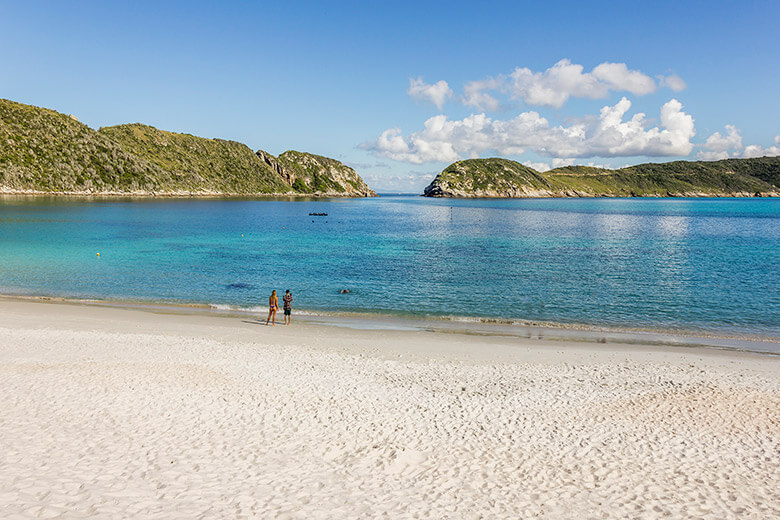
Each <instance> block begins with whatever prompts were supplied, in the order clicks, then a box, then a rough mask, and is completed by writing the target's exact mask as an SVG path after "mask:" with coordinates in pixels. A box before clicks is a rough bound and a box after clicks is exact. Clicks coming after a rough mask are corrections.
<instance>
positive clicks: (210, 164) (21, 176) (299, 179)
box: [0, 99, 376, 197]
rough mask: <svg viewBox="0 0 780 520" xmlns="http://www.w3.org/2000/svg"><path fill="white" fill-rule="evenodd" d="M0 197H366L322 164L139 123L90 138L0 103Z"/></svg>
mask: <svg viewBox="0 0 780 520" xmlns="http://www.w3.org/2000/svg"><path fill="white" fill-rule="evenodd" d="M0 193H46V194H60V193H63V194H77V195H103V194H105V195H137V196H209V195H278V196H301V195H308V196H328V197H333V196H337V197H374V196H376V193H375V192H374V191H373V190H372V189H371V188H369V187H368V185H367V184H366V183H365V182H364V181H363V179H362V178H361V177H360V175H358V174H357V173H356V172H355V170H353V169H352V168H350V167H349V166H347V165H345V164H343V163H341V162H339V161H337V160H335V159H329V158H327V157H321V156H319V155H313V154H309V153H304V152H296V151H288V152H284V153H283V154H281V155H280V156H279V157H274V156H273V155H271V154H269V153H267V152H264V151H262V150H259V151H257V152H253V151H252V150H251V149H250V148H249V147H248V146H246V145H245V144H242V143H239V142H236V141H226V140H223V139H206V138H203V137H196V136H193V135H189V134H179V133H174V132H166V131H164V130H158V129H157V128H154V127H152V126H148V125H143V124H139V123H135V124H128V125H118V126H110V127H104V128H100V129H99V130H93V129H92V128H90V127H88V126H86V125H84V124H82V123H80V122H79V121H78V119H76V118H75V117H74V116H69V115H65V114H61V113H59V112H56V111H54V110H49V109H46V108H40V107H35V106H31V105H25V104H22V103H16V102H14V101H9V100H7V99H0Z"/></svg>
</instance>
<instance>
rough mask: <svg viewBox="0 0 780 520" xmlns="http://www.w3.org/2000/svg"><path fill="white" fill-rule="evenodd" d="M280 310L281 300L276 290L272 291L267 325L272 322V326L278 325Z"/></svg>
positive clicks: (269, 299)
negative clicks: (278, 312) (277, 316)
mask: <svg viewBox="0 0 780 520" xmlns="http://www.w3.org/2000/svg"><path fill="white" fill-rule="evenodd" d="M277 310H279V298H277V297H276V289H274V290H273V291H271V297H270V298H268V319H267V320H265V324H266V325H268V322H269V321H270V322H271V325H276V311H277Z"/></svg>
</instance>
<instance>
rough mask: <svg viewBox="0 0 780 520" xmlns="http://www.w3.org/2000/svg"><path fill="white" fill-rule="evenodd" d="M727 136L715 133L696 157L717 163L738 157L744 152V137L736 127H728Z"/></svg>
mask: <svg viewBox="0 0 780 520" xmlns="http://www.w3.org/2000/svg"><path fill="white" fill-rule="evenodd" d="M726 131H727V132H728V133H727V134H726V135H725V136H724V135H721V133H720V132H715V133H714V134H712V135H711V136H709V137H708V138H707V140H706V141H705V142H704V144H703V145H702V148H704V150H702V151H700V152H699V153H697V154H696V157H698V158H699V159H702V160H705V161H717V160H720V159H728V158H729V157H736V156H738V155H739V153H740V151H741V150H742V136H741V135H740V134H739V130H738V129H737V127H736V126H734V125H726Z"/></svg>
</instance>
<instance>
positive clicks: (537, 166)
mask: <svg viewBox="0 0 780 520" xmlns="http://www.w3.org/2000/svg"><path fill="white" fill-rule="evenodd" d="M523 164H524V165H525V166H528V167H529V168H533V169H534V170H536V171H538V172H546V171H547V170H552V168H551V167H550V165H549V164H547V163H543V162H533V161H525V162H524V163H523Z"/></svg>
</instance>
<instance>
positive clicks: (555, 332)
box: [0, 293, 780, 355]
mask: <svg viewBox="0 0 780 520" xmlns="http://www.w3.org/2000/svg"><path fill="white" fill-rule="evenodd" d="M2 301H33V302H44V303H62V304H67V305H82V306H88V307H89V306H93V307H106V308H116V309H132V310H141V311H145V312H151V313H163V314H181V315H191V316H195V315H203V316H216V317H231V318H236V317H244V318H256V319H258V320H261V319H262V320H265V319H266V317H267V312H268V310H267V308H266V307H263V306H261V307H250V308H247V307H240V306H233V305H226V304H224V305H223V304H207V303H179V302H176V303H173V302H149V301H144V300H110V299H90V298H65V297H60V296H41V295H18V294H6V293H0V302H2ZM293 313H294V319H295V320H296V322H302V323H310V324H318V325H327V326H330V327H338V328H348V329H355V330H377V331H382V330H407V331H427V332H433V333H438V334H457V335H467V336H469V335H470V336H497V337H501V336H503V337H508V338H526V339H531V338H536V339H539V340H542V339H547V340H556V341H565V342H573V343H577V342H584V343H598V344H616V343H620V344H632V345H638V346H662V347H663V346H668V347H685V348H694V349H695V348H705V349H716V350H730V351H744V352H752V353H757V354H763V355H780V337H775V336H769V335H760V334H725V333H717V332H710V331H700V330H690V329H688V330H685V329H660V328H659V329H651V328H632V327H610V326H603V327H601V326H594V325H588V324H567V323H555V322H530V321H524V320H513V319H501V318H486V317H477V316H473V317H470V316H451V315H442V316H400V315H394V314H390V313H381V312H346V311H345V312H326V311H319V310H309V309H299V308H294V309H293ZM280 317H281V315H280V314H279V313H277V318H280Z"/></svg>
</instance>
